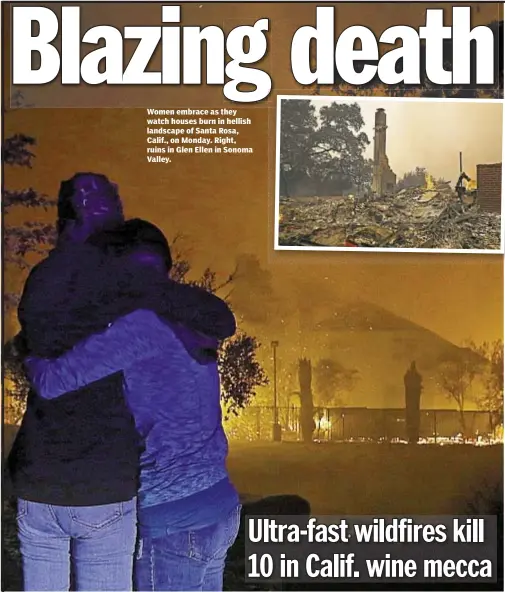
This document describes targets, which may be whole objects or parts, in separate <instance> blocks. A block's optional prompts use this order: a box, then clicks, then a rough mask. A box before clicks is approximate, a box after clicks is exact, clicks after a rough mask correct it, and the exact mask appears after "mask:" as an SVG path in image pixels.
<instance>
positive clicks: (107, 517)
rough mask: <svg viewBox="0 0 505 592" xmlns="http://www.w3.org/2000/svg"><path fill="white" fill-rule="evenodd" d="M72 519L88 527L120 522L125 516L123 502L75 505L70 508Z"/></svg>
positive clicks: (96, 527)
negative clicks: (100, 504)
mask: <svg viewBox="0 0 505 592" xmlns="http://www.w3.org/2000/svg"><path fill="white" fill-rule="evenodd" d="M69 512H70V516H71V518H72V521H73V522H75V523H76V524H79V525H80V526H86V527H87V528H94V529H100V528H104V527H105V526H110V525H111V524H114V522H118V521H119V520H120V519H121V518H122V516H123V504H122V502H117V503H115V504H105V505H102V506H83V507H79V506H73V507H71V508H69Z"/></svg>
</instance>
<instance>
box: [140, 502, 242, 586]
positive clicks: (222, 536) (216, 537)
mask: <svg viewBox="0 0 505 592" xmlns="http://www.w3.org/2000/svg"><path fill="white" fill-rule="evenodd" d="M240 510H241V506H237V507H236V508H235V509H234V510H232V512H231V513H230V514H229V515H228V516H227V517H226V518H225V519H224V520H222V521H221V522H218V523H217V524H213V525H212V526H207V527H206V528H202V529H199V530H192V531H187V532H176V533H173V534H167V535H165V536H164V537H161V538H155V539H153V538H150V537H149V536H148V535H147V536H145V533H144V535H143V536H142V537H140V538H139V542H138V545H139V546H138V551H137V557H136V560H135V587H136V590H140V591H142V592H147V591H150V592H153V591H156V592H158V591H161V590H165V591H172V590H177V591H184V592H190V591H193V590H205V591H206V592H211V591H221V590H222V589H223V572H224V564H225V560H226V555H227V553H228V549H229V548H230V547H231V546H232V545H233V543H234V542H235V539H236V538H237V534H238V530H239V526H240Z"/></svg>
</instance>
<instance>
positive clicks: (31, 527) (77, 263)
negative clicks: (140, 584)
mask: <svg viewBox="0 0 505 592" xmlns="http://www.w3.org/2000/svg"><path fill="white" fill-rule="evenodd" d="M58 216H59V218H58V231H59V239H58V244H57V246H56V248H55V249H54V250H53V251H52V252H51V253H50V254H49V256H48V257H47V259H45V260H44V261H43V262H42V263H40V264H39V265H38V266H37V267H35V268H34V270H33V271H32V272H31V274H30V276H29V278H28V280H27V282H26V285H25V289H24V292H23V296H22V300H21V303H20V307H19V319H20V323H21V328H22V337H23V340H24V342H25V345H26V349H27V353H28V354H29V355H30V356H38V357H42V358H44V357H55V356H59V355H61V354H63V353H65V352H66V351H68V350H69V349H71V348H72V347H73V346H74V345H75V344H76V343H78V342H79V341H80V340H82V339H84V338H86V337H88V336H90V335H93V334H95V333H97V332H99V331H103V330H104V329H106V328H107V327H108V326H109V325H110V324H112V323H113V322H114V321H115V320H116V319H118V318H119V317H121V316H123V315H125V314H128V313H131V312H133V311H135V310H137V309H139V308H143V309H147V310H153V311H154V312H156V313H157V314H159V315H160V316H161V317H162V318H166V319H167V320H171V321H173V320H175V321H179V322H184V323H185V324H186V325H187V326H188V327H192V328H194V329H196V330H197V331H201V332H202V333H204V334H206V335H211V336H213V337H215V338H216V339H224V338H226V337H228V336H230V335H232V334H233V333H234V331H235V321H234V318H233V314H232V313H231V311H230V310H229V309H228V307H227V306H226V304H225V303H224V302H222V301H221V300H220V299H219V298H217V297H215V296H212V295H211V294H208V293H207V292H205V291H204V290H199V289H197V288H194V287H192V286H186V285H181V284H177V283H176V282H173V281H171V280H169V279H168V278H167V277H164V278H161V277H159V276H158V277H156V278H153V281H152V282H150V281H149V278H148V277H146V274H145V273H139V269H138V266H136V265H129V264H127V263H126V264H125V262H124V261H123V260H120V259H119V258H117V257H114V256H111V255H110V254H108V253H106V252H104V251H103V250H102V249H100V248H99V247H97V246H95V245H93V244H92V237H93V236H94V235H95V234H96V233H97V232H100V231H103V230H104V229H110V228H114V227H119V226H120V225H121V224H122V223H123V222H124V218H123V214H122V207H121V202H120V199H119V196H118V194H117V188H116V186H115V185H114V184H112V183H110V182H109V180H108V179H107V178H106V177H104V176H102V175H96V174H92V173H80V174H77V175H75V176H74V177H73V178H72V179H70V180H69V181H65V182H63V183H62V185H61V189H60V194H59V200H58ZM141 447H142V442H141V439H140V437H139V433H138V430H137V428H136V426H135V423H134V420H133V417H132V414H131V411H130V409H129V407H128V405H127V403H126V401H125V398H124V375H123V372H122V371H117V372H115V373H113V374H111V375H108V376H104V377H103V378H101V379H99V380H96V381H92V382H91V383H90V384H87V385H86V386H83V387H82V388H76V389H75V390H73V391H71V392H66V393H65V394H64V395H63V396H62V397H59V398H57V399H54V400H45V399H43V398H41V397H39V396H38V395H37V394H36V393H35V392H31V393H30V395H29V398H28V403H27V409H26V412H25V415H24V417H23V421H22V424H21V427H20V430H19V433H18V437H17V438H16V441H15V443H14V445H13V449H12V451H11V454H10V457H9V468H10V474H11V479H12V483H13V486H14V491H15V494H16V495H17V497H18V531H19V538H20V545H21V553H22V559H23V573H24V589H25V590H68V589H69V587H70V574H71V572H72V573H73V578H74V584H75V589H76V590H103V591H108V590H130V589H131V588H132V564H133V552H134V545H135V538H136V495H137V489H138V471H139V454H140V452H141Z"/></svg>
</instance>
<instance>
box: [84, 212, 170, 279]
mask: <svg viewBox="0 0 505 592" xmlns="http://www.w3.org/2000/svg"><path fill="white" fill-rule="evenodd" d="M87 242H88V243H90V244H92V245H95V246H96V247H99V248H100V249H102V250H103V251H105V252H107V253H110V254H113V255H129V254H132V253H134V252H137V251H139V250H142V249H145V250H149V251H153V252H154V253H157V254H158V255H160V256H161V257H162V258H163V261H164V262H165V265H166V268H167V271H170V269H171V268H172V255H171V253H170V246H169V244H168V241H167V239H166V237H165V235H164V234H163V232H161V230H160V229H159V228H158V227H157V226H155V225H154V224H152V223H151V222H148V221H147V220H142V219H140V218H134V219H132V220H127V221H126V222H124V223H123V224H122V225H121V226H118V227H117V228H115V229H113V230H104V231H101V232H97V233H95V234H93V235H92V236H91V237H90V238H89V239H88V241H87Z"/></svg>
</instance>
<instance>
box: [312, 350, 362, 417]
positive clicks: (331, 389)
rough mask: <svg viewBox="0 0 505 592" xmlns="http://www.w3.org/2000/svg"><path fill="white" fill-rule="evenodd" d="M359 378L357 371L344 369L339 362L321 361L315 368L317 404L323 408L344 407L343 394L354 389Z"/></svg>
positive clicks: (331, 360) (327, 359) (325, 359)
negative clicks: (331, 406)
mask: <svg viewBox="0 0 505 592" xmlns="http://www.w3.org/2000/svg"><path fill="white" fill-rule="evenodd" d="M357 378H358V372H357V370H349V369H347V368H344V366H342V364H341V363H340V362H338V361H337V360H333V359H329V358H323V359H321V360H319V362H318V363H317V364H316V366H315V368H314V383H315V387H316V400H317V404H318V405H319V406H322V407H327V406H330V405H334V406H337V407H339V406H341V405H343V393H345V392H348V391H350V390H352V389H353V388H354V385H355V384H356V380H357Z"/></svg>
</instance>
